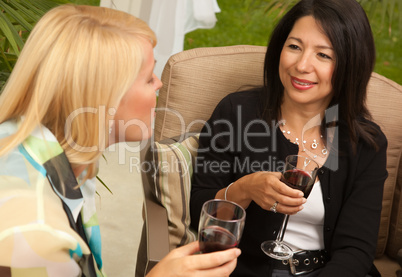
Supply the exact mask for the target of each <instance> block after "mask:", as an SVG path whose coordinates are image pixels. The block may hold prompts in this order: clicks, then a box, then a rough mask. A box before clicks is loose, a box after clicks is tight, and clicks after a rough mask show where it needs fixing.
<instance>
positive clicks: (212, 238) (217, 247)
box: [199, 226, 237, 253]
mask: <svg viewBox="0 0 402 277" xmlns="http://www.w3.org/2000/svg"><path fill="white" fill-rule="evenodd" d="M199 236H200V240H199V241H200V250H201V252H203V253H210V252H215V251H221V250H226V249H229V248H233V247H236V246H237V240H236V236H235V235H233V234H232V233H230V232H229V231H228V230H226V229H225V228H222V227H219V226H208V227H205V228H203V229H201V231H200V234H199Z"/></svg>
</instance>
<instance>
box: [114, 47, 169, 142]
mask: <svg viewBox="0 0 402 277" xmlns="http://www.w3.org/2000/svg"><path fill="white" fill-rule="evenodd" d="M144 55H145V56H144V62H143V65H142V68H141V70H140V72H139V74H138V76H137V78H136V79H135V81H134V83H133V85H132V86H131V88H130V89H129V90H128V91H127V92H126V94H125V95H124V96H123V98H122V99H121V101H120V104H119V107H118V109H117V112H116V114H115V117H114V125H113V128H112V133H111V136H113V135H114V138H113V137H112V138H111V141H113V142H122V141H141V140H144V139H147V138H149V137H150V136H151V135H152V121H153V118H154V112H155V111H154V108H155V106H156V91H157V90H158V89H160V88H161V87H162V82H161V81H160V80H159V79H158V77H156V75H155V74H154V73H153V70H154V66H155V59H154V54H153V48H152V45H151V43H150V42H148V41H144Z"/></svg>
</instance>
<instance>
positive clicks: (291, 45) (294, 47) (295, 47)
mask: <svg viewBox="0 0 402 277" xmlns="http://www.w3.org/2000/svg"><path fill="white" fill-rule="evenodd" d="M288 47H289V48H290V49H294V50H298V49H300V47H299V46H297V45H295V44H290V45H289V46H288Z"/></svg>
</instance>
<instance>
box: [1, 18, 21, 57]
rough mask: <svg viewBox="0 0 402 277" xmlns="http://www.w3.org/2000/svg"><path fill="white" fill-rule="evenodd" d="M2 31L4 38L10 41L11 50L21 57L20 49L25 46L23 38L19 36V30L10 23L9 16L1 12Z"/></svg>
mask: <svg viewBox="0 0 402 277" xmlns="http://www.w3.org/2000/svg"><path fill="white" fill-rule="evenodd" d="M0 30H1V31H2V32H3V34H4V36H5V37H6V38H7V40H8V41H9V43H10V45H11V48H12V49H13V50H14V52H15V53H16V54H17V55H19V53H20V49H22V47H23V46H24V42H23V41H22V39H21V37H20V36H19V35H18V31H17V29H16V28H15V27H14V25H13V24H12V23H11V22H10V20H9V19H8V17H7V16H5V15H4V13H2V12H0Z"/></svg>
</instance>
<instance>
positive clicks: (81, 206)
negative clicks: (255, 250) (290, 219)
mask: <svg viewBox="0 0 402 277" xmlns="http://www.w3.org/2000/svg"><path fill="white" fill-rule="evenodd" d="M155 44H156V38H155V35H154V33H153V32H152V31H151V30H150V29H149V27H148V26H147V25H146V24H145V23H144V22H143V21H141V20H139V19H137V18H135V17H133V16H131V15H129V14H126V13H123V12H119V11H116V10H111V9H107V8H100V7H91V6H74V5H64V6H60V7H57V8H55V9H53V10H51V11H50V12H48V13H47V14H46V15H45V16H43V18H42V19H41V20H40V21H39V22H38V23H37V25H36V26H35V28H34V30H33V31H32V33H31V34H30V37H29V39H28V41H27V43H26V45H25V47H24V49H23V51H22V52H21V56H20V58H19V60H18V62H17V64H16V66H15V68H14V70H13V73H12V74H11V76H10V78H9V80H8V82H7V85H6V87H5V88H4V91H3V92H2V94H1V96H0V110H1V113H0V275H1V276H14V274H17V275H18V274H21V275H23V276H33V275H35V276H57V277H62V276H104V272H103V264H102V258H101V241H100V231H99V225H98V223H97V219H96V210H95V206H94V205H93V203H94V201H93V198H94V197H95V182H94V180H93V178H94V177H95V175H96V172H97V166H96V165H97V161H98V159H99V157H100V156H101V154H102V151H103V150H104V149H105V148H106V147H108V146H109V145H111V144H113V143H116V142H121V141H139V140H142V139H146V138H149V136H150V135H151V133H152V128H151V121H152V114H153V112H151V110H152V109H153V108H154V107H155V92H156V90H158V89H159V88H160V87H161V85H162V83H161V82H160V80H159V79H158V78H157V77H156V76H155V75H154V74H153V68H154V64H155V61H154V57H153V47H154V46H155ZM91 204H92V205H91ZM197 251H199V247H198V244H197V243H192V244H190V245H187V246H184V247H182V248H179V249H176V250H174V251H172V252H171V253H170V254H169V255H168V256H167V257H165V259H163V260H162V261H161V262H160V263H159V264H158V265H157V266H156V267H155V268H154V269H153V271H151V272H150V273H149V275H148V276H192V275H197V276H228V275H229V274H230V272H232V270H233V269H234V267H235V265H236V260H237V259H236V258H237V257H238V255H239V254H240V251H239V250H238V249H232V250H228V251H223V252H216V253H212V254H204V255H192V254H194V253H195V252H197ZM111 274H113V272H112V273H111Z"/></svg>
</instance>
